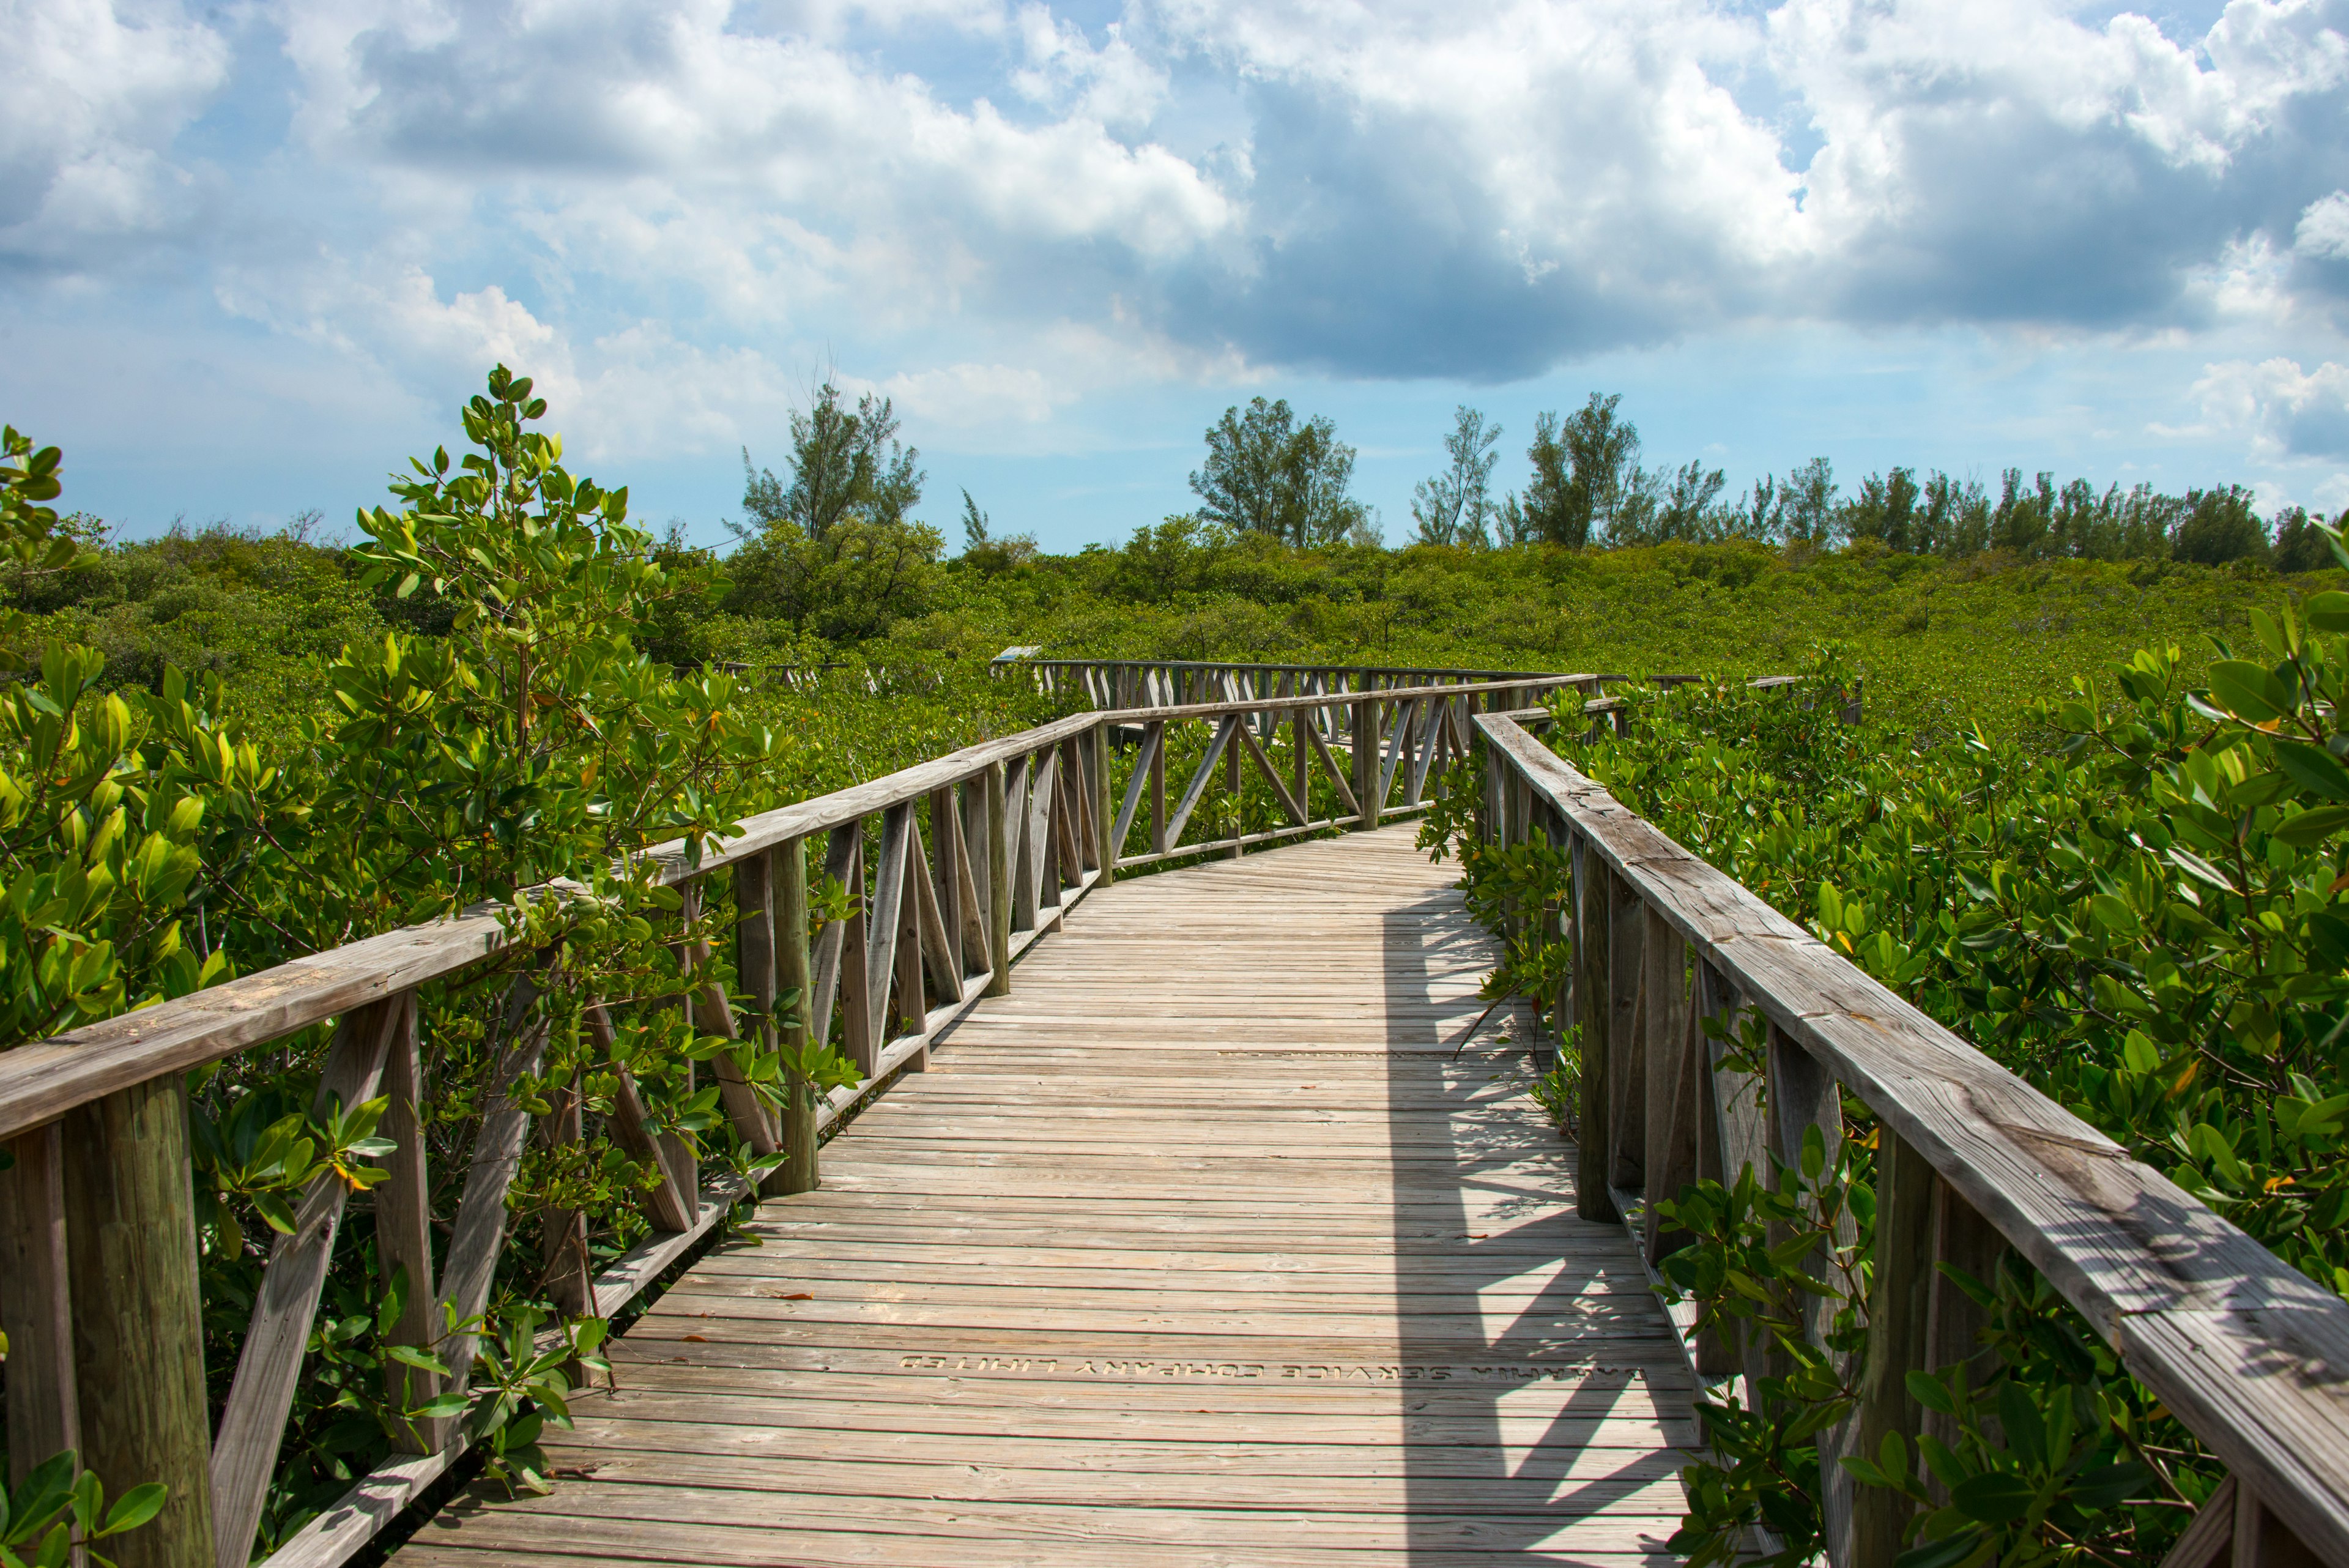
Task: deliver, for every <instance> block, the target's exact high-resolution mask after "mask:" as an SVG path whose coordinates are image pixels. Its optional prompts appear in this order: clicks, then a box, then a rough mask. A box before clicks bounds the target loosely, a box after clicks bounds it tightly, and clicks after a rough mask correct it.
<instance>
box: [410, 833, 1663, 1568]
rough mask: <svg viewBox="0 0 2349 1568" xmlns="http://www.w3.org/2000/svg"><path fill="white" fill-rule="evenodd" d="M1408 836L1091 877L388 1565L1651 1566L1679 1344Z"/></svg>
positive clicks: (1353, 839)
mask: <svg viewBox="0 0 2349 1568" xmlns="http://www.w3.org/2000/svg"><path fill="white" fill-rule="evenodd" d="M1412 832H1413V830H1412V829H1411V828H1410V827H1409V826H1402V827H1396V828H1390V829H1386V830H1383V831H1381V832H1378V833H1371V834H1357V835H1352V836H1347V837H1343V838H1339V839H1332V840H1327V841H1322V842H1317V843H1313V844H1309V845H1303V846H1297V847H1294V848H1288V849H1281V850H1277V851H1274V852H1271V853H1268V854H1264V855H1259V856H1253V857H1248V858H1246V859H1242V860H1236V861H1227V862H1218V863H1216V864H1214V865H1211V866H1206V867H1200V868H1197V869H1192V870H1185V871H1179V872H1174V873H1169V874H1165V875H1162V876H1156V877H1141V878H1137V879H1134V880H1132V881H1127V882H1122V883H1120V884H1118V885H1116V886H1115V887H1113V888H1107V889H1104V890H1102V891H1101V892H1099V893H1097V894H1095V895H1093V896H1092V897H1091V898H1087V899H1086V900H1085V901H1084V903H1083V904H1082V905H1081V906H1080V907H1079V908H1078V909H1076V910H1075V911H1074V913H1073V914H1072V916H1071V919H1070V920H1069V922H1068V924H1067V926H1066V927H1065V928H1064V929H1062V930H1061V932H1059V933H1057V934H1055V935H1053V936H1051V937H1050V938H1048V939H1047V940H1044V941H1043V942H1041V943H1040V944H1039V945H1038V946H1037V947H1036V949H1035V950H1033V952H1032V954H1031V955H1030V957H1029V958H1028V959H1027V960H1026V961H1023V962H1022V963H1021V964H1020V965H1019V968H1018V969H1017V970H1016V971H1014V977H1013V981H1014V983H1013V992H1012V994H1011V995H1010V996H1009V997H1006V998H1002V999H999V1000H996V1001H991V1002H988V1003H986V1004H985V1005H984V1006H982V1007H981V1008H979V1009H978V1012H975V1013H974V1014H973V1015H972V1016H971V1017H969V1018H968V1020H966V1021H965V1022H964V1023H962V1024H961V1025H960V1026H958V1027H957V1029H956V1030H955V1031H954V1032H953V1033H951V1034H950V1035H948V1036H947V1037H946V1038H944V1039H943V1040H942V1041H941V1042H940V1043H939V1044H938V1046H937V1049H936V1054H935V1055H934V1056H933V1058H932V1065H931V1068H930V1070H929V1071H928V1072H927V1073H926V1074H925V1075H920V1076H909V1077H907V1078H906V1079H905V1080H903V1081H902V1082H901V1083H899V1085H897V1086H896V1087H895V1088H894V1089H892V1090H891V1091H890V1092H889V1094H888V1095H887V1096H885V1098H884V1099H883V1100H881V1101H880V1102H879V1103H878V1104H877V1105H875V1106H873V1107H871V1108H869V1109H867V1110H866V1111H865V1112H864V1114H863V1115H862V1116H860V1117H859V1118H858V1119H857V1120H856V1121H855V1122H854V1124H853V1125H852V1126H851V1127H850V1128H849V1129H848V1130H847V1131H846V1132H845V1133H844V1134H843V1136H842V1137H839V1138H837V1139H835V1140H834V1141H833V1143H832V1144H831V1145H830V1146H828V1147H826V1149H825V1151H824V1179H825V1186H824V1189H823V1190H822V1191H820V1192H814V1193H809V1194H806V1195H803V1196H801V1197H797V1198H790V1199H778V1200H773V1201H770V1202H768V1203H766V1204H764V1205H762V1207H761V1210H760V1213H759V1218H758V1220H757V1222H756V1223H755V1225H754V1226H753V1227H752V1229H753V1231H755V1232H756V1233H757V1234H758V1235H759V1236H760V1237H761V1240H762V1241H763V1243H764V1244H763V1245H761V1246H759V1247H755V1248H748V1247H745V1248H736V1249H733V1250H730V1251H723V1252H720V1253H717V1254H713V1255H711V1256H709V1257H708V1258H706V1259H705V1260H704V1261H702V1262H700V1263H699V1264H698V1265H697V1266H696V1267H695V1268H694V1269H693V1270H692V1271H691V1272H690V1273H688V1275H687V1276H686V1278H685V1279H684V1280H683V1281H682V1282H679V1283H678V1285H677V1286H676V1287H675V1288H673V1289H672V1290H671V1291H670V1292H669V1293H667V1295H665V1296H663V1297H662V1298H661V1299H660V1301H659V1302H658V1303H656V1304H655V1306H654V1307H653V1308H652V1310H651V1311H650V1312H649V1313H648V1314H647V1315H646V1316H645V1318H644V1319H643V1320H641V1321H640V1322H639V1323H638V1324H636V1326H635V1327H634V1328H633V1329H632V1330H631V1331H630V1332H629V1333H628V1334H626V1336H625V1337H624V1338H622V1339H621V1340H620V1341H618V1342H617V1343H616V1346H615V1349H614V1355H613V1361H614V1364H615V1367H616V1372H617V1383H618V1386H617V1388H616V1390H614V1391H612V1392H609V1393H597V1394H594V1395H590V1396H587V1397H582V1398H581V1399H579V1400H578V1401H577V1402H576V1403H575V1405H574V1415H575V1416H576V1417H577V1422H578V1429H577V1431H576V1432H575V1433H573V1434H563V1433H553V1434H551V1437H552V1438H553V1439H554V1440H553V1441H551V1442H550V1445H549V1447H550V1449H551V1451H552V1452H553V1453H554V1459H555V1463H556V1464H557V1466H558V1467H559V1468H560V1469H561V1470H562V1472H563V1473H564V1481H563V1484H561V1485H560V1486H558V1488H557V1489H556V1490H555V1491H554V1495H552V1496H550V1497H545V1498H535V1499H525V1500H523V1501H519V1502H505V1501H490V1500H488V1499H487V1498H485V1497H484V1496H481V1495H476V1496H473V1497H470V1498H467V1499H465V1500H463V1501H460V1502H459V1503H458V1504H456V1505H454V1506H452V1507H450V1508H449V1509H447V1510H445V1511H443V1512H442V1513H441V1514H440V1516H439V1517H438V1518H437V1519H436V1520H434V1521H432V1522H431V1523H429V1524H428V1525H427V1526H426V1527H425V1528H424V1530H423V1531H421V1532H419V1534H418V1535H417V1537H416V1538H415V1540H414V1541H413V1542H411V1543H410V1544H409V1546H408V1547H407V1548H406V1549H405V1550H404V1551H402V1552H400V1553H399V1554H398V1560H399V1562H400V1563H403V1564H413V1565H414V1568H429V1565H432V1564H442V1565H445V1568H492V1565H493V1564H522V1563H531V1564H544V1565H548V1568H588V1565H590V1564H611V1563H708V1564H729V1565H740V1568H753V1565H756V1568H782V1565H794V1568H796V1565H810V1568H813V1565H820V1564H833V1563H912V1564H985V1565H992V1564H1009V1563H1030V1564H1049V1565H1053V1568H1064V1565H1065V1568H1077V1565H1094V1564H1099V1565H1103V1568H1108V1565H1126V1564H1156V1563H1185V1564H1193V1563H1230V1564H1251V1565H1253V1564H1276V1563H1278V1564H1287V1563H1294V1564H1349V1565H1356V1564H1359V1565H1362V1568H1370V1565H1372V1564H1389V1563H1393V1564H1404V1563H1408V1564H1413V1565H1419V1568H1438V1565H1452V1564H1459V1565H1461V1568H1468V1565H1471V1564H1474V1565H1477V1568H1490V1565H1497V1564H1501V1563H1622V1564H1629V1563H1634V1562H1654V1563H1664V1562H1668V1561H1670V1558H1669V1555H1668V1554H1667V1553H1665V1552H1664V1551H1663V1549H1662V1542H1663V1541H1664V1539H1665V1538H1666V1537H1667V1536H1669V1535H1670V1534H1671V1531H1672V1529H1673V1527H1674V1524H1675V1523H1676V1521H1677V1519H1678V1516H1679V1513H1680V1510H1681V1495H1680V1490H1679V1487H1678V1485H1677V1483H1676V1482H1675V1481H1674V1480H1672V1472H1673V1470H1674V1469H1675V1468H1676V1462H1677V1461H1676V1456H1675V1455H1674V1454H1673V1452H1672V1451H1671V1450H1672V1449H1673V1447H1674V1446H1675V1445H1680V1444H1687V1443H1691V1442H1693V1441H1694V1440H1695V1437H1696V1433H1695V1430H1694V1425H1693V1422H1692V1419H1691V1417H1690V1415H1689V1385H1688V1381H1687V1376H1686V1373H1685V1372H1684V1370H1683V1369H1682V1361H1681V1358H1680V1355H1679V1353H1678V1352H1677V1350H1676V1349H1675V1348H1674V1345H1673V1344H1672V1341H1671V1332H1670V1330H1669V1329H1668V1327H1667V1326H1666V1324H1665V1322H1664V1319H1663V1316H1662V1314H1661V1311H1660V1309H1659V1308H1658V1307H1657V1305H1656V1303H1655V1302H1654V1300H1653V1298H1652V1297H1651V1295H1650V1293H1649V1292H1648V1290H1647V1286H1646V1284H1645V1282H1644V1279H1643V1276H1642V1274H1641V1271H1640V1264H1639V1262H1638V1259H1637V1257H1636V1256H1635V1254H1634V1253H1633V1251H1632V1250H1631V1245H1630V1241H1629V1239H1628V1238H1627V1237H1626V1236H1625V1234H1624V1233H1623V1231H1621V1230H1620V1229H1619V1228H1618V1227H1612V1226H1599V1225H1593V1224H1588V1223H1586V1222H1584V1221H1582V1220H1578V1219H1577V1218H1576V1217H1575V1215H1574V1211H1573V1186H1572V1154H1573V1150H1572V1147H1571V1146H1570V1145H1568V1144H1565V1143H1562V1142H1560V1141H1559V1140H1558V1138H1557V1136H1556V1135H1555V1134H1554V1133H1553V1132H1551V1131H1550V1129H1549V1127H1548V1126H1547V1123H1546V1122H1544V1121H1543V1119H1542V1117H1541V1116H1540V1114H1539V1112H1538V1110H1537V1108H1536V1107H1535V1106H1533V1105H1532V1103H1531V1102H1530V1101H1529V1100H1527V1099H1526V1097H1525V1096H1523V1095H1522V1094H1520V1093H1518V1092H1517V1090H1516V1082H1517V1079H1518V1077H1519V1075H1518V1074H1517V1073H1516V1071H1515V1070H1514V1067H1513V1064H1508V1063H1506V1062H1505V1061H1504V1059H1503V1058H1502V1056H1501V1055H1500V1054H1499V1053H1498V1051H1497V1050H1496V1048H1495V1041H1494V1038H1493V1037H1494V1035H1495V1034H1496V1033H1498V1030H1497V1029H1496V1028H1495V1027H1494V1026H1493V1025H1489V1024H1488V1025H1487V1027H1486V1029H1485V1032H1484V1033H1481V1034H1479V1035H1478V1037H1477V1038H1476V1040H1475V1042H1474V1043H1472V1044H1470V1045H1469V1046H1468V1048H1467V1050H1466V1052H1465V1053H1464V1054H1462V1056H1461V1057H1460V1059H1459V1060H1458V1061H1457V1062H1456V1063H1455V1062H1454V1060H1453V1053H1454V1049H1455V1048H1456V1047H1457V1046H1458V1045H1459V1043H1460V1041H1461V1038H1462V1036H1463V1035H1464V1033H1466V1032H1467V1030H1468V1029H1469V1027H1470V1025H1471V1024H1472V1023H1475V1019H1476V1017H1477V1015H1478V1013H1479V1012H1481V1011H1482V1010H1483V1004H1482V1003H1481V1002H1479V1001H1478V1000H1477V999H1476V994H1475V993H1476V985H1477V981H1478V980H1479V978H1480V977H1481V976H1482V975H1483V974H1484V973H1485V971H1486V970H1487V969H1488V968H1490V966H1491V957H1492V955H1491V950H1490V947H1489V944H1488V942H1487V940H1486V939H1485V937H1484V936H1483V934H1482V933H1481V932H1480V931H1478V930H1477V929H1476V928H1475V925H1474V924H1473V923H1472V922H1470V920H1469V919H1467V917H1466V915H1465V914H1464V911H1463V909H1462V908H1461V904H1460V898H1459V895H1458V894H1457V893H1456V892H1455V891H1454V890H1453V889H1452V888H1450V886H1449V882H1450V874H1449V871H1448V868H1443V867H1433V866H1430V865H1429V864H1428V863H1427V860H1426V858H1425V857H1424V856H1423V855H1422V854H1420V853H1418V852H1417V851H1415V850H1414V849H1413V846H1412Z"/></svg>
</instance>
